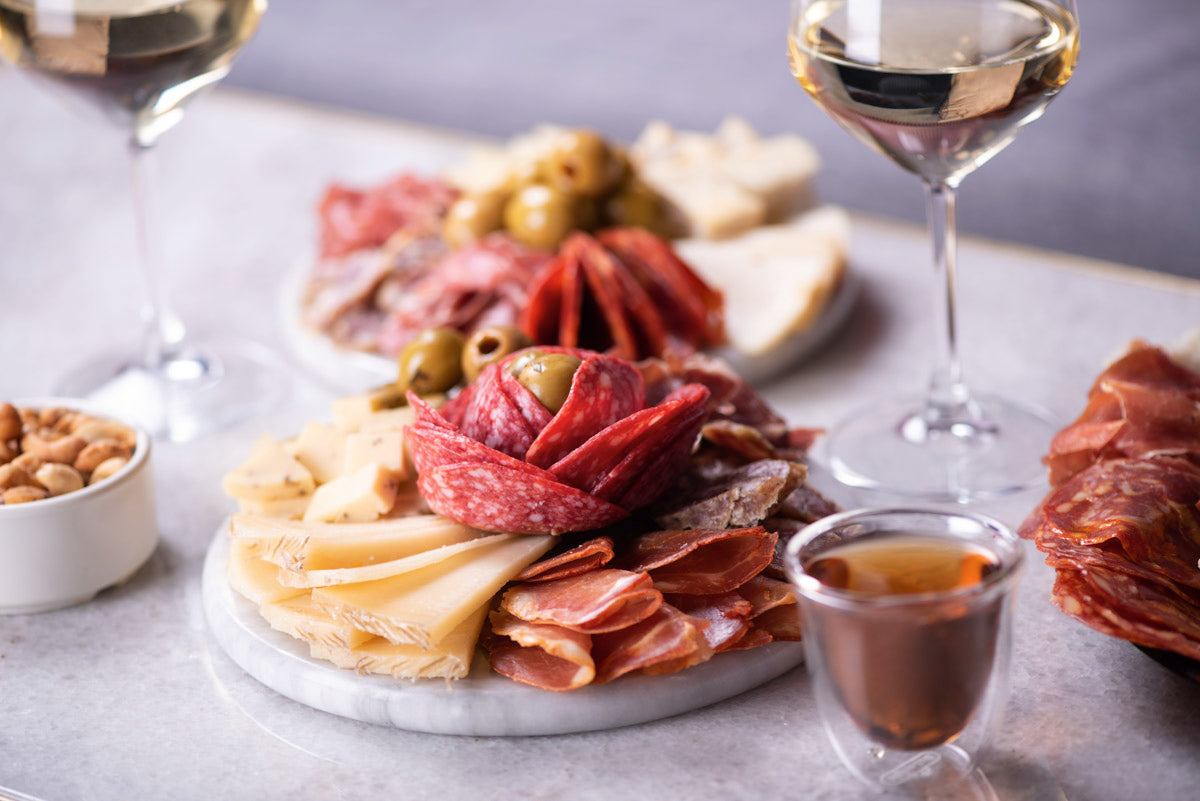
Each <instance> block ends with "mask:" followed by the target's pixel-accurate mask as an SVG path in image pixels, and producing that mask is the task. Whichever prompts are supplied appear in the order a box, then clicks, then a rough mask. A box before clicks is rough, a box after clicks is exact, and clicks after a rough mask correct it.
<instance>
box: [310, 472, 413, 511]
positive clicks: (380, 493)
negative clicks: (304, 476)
mask: <svg viewBox="0 0 1200 801" xmlns="http://www.w3.org/2000/svg"><path fill="white" fill-rule="evenodd" d="M399 486H400V479H399V478H398V477H397V475H396V473H395V472H394V471H392V470H389V469H388V468H386V467H384V466H383V465H381V464H379V463H378V462H372V463H369V464H366V465H363V466H362V467H361V468H359V469H358V470H356V471H354V472H353V473H351V474H349V475H345V476H339V477H338V478H335V479H334V480H333V481H330V482H329V483H328V484H322V485H321V486H319V487H317V489H316V492H314V493H313V496H312V500H311V501H310V502H309V504H308V508H307V509H305V510H304V519H305V520H308V521H314V520H317V521H324V522H327V523H335V522H336V523H364V522H367V521H370V520H378V519H379V518H380V517H381V516H382V515H384V514H387V512H388V511H389V510H390V509H391V508H392V505H393V504H394V503H395V502H396V490H397V489H399Z"/></svg>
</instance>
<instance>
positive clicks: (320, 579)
mask: <svg viewBox="0 0 1200 801" xmlns="http://www.w3.org/2000/svg"><path fill="white" fill-rule="evenodd" d="M478 535H479V536H477V537H476V538H475V539H472V540H466V541H464V542H458V543H454V544H453V545H443V546H442V547H440V548H434V549H432V550H428V551H422V552H421V553H416V554H413V555H411V556H404V557H401V558H399V559H392V560H389V561H387V562H377V563H375V564H369V565H361V566H359V567H343V568H330V569H327V570H289V569H287V568H283V567H281V568H279V576H278V578H279V583H280V584H283V585H285V586H288V587H305V588H309V587H329V586H332V585H334V584H355V583H358V582H361V581H376V580H378V579H382V578H388V577H389V576H396V575H399V574H401V573H407V572H409V571H410V570H418V569H420V568H422V567H426V566H427V565H432V564H436V563H438V562H441V561H443V560H445V559H449V558H450V557H451V556H454V555H456V554H459V553H462V552H463V551H469V550H471V549H473V548H481V547H485V546H488V545H494V544H495V543H497V542H501V541H503V540H506V539H511V538H512V537H514V536H516V535H515V534H492V535H490V536H489V535H485V534H484V533H483V532H478Z"/></svg>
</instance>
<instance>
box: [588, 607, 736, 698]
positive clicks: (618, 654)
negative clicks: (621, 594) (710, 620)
mask: <svg viewBox="0 0 1200 801" xmlns="http://www.w3.org/2000/svg"><path fill="white" fill-rule="evenodd" d="M707 625H708V624H707V623H706V622H705V621H703V620H697V619H696V618H693V617H690V616H688V615H685V614H684V613H683V612H680V611H679V610H678V609H676V608H675V607H673V606H671V605H670V604H666V603H664V604H663V605H661V606H660V607H659V608H658V610H657V611H655V613H654V614H653V615H651V616H650V617H648V618H646V619H645V620H643V621H641V622H640V623H637V624H635V625H633V626H629V627H628V628H624V629H621V630H620V631H614V632H611V633H608V634H597V635H595V636H594V637H592V659H593V660H594V661H595V663H596V678H595V682H596V683H597V684H602V683H604V682H608V681H612V680H613V679H615V678H617V677H619V676H623V675H625V674H626V673H629V672H631V671H635V670H641V671H643V672H645V673H649V674H662V673H674V672H677V671H680V670H683V669H684V668H687V667H691V666H692V665H696V664H699V663H700V662H704V661H705V660H707V659H709V658H711V657H712V649H711V648H709V646H708V641H707V640H705V638H704V629H705V628H706V627H707Z"/></svg>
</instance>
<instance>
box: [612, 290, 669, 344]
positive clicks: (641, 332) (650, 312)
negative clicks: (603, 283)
mask: <svg viewBox="0 0 1200 801" xmlns="http://www.w3.org/2000/svg"><path fill="white" fill-rule="evenodd" d="M614 273H615V276H616V279H617V286H618V288H619V289H620V292H621V296H622V297H623V298H624V302H625V307H626V309H628V311H629V320H630V322H631V323H632V324H633V334H634V338H635V340H636V348H637V350H636V352H635V353H634V354H633V355H632V356H630V358H634V359H636V358H637V357H638V355H640V354H643V353H647V354H652V353H662V352H663V351H664V350H666V348H667V327H666V324H665V323H664V322H663V319H662V315H661V314H659V311H658V306H657V305H656V304H655V303H654V300H653V299H652V298H651V297H650V294H649V293H648V292H646V290H645V289H643V288H642V285H641V284H639V283H638V281H637V279H636V278H634V277H633V275H632V273H630V272H629V271H628V270H615V271H614Z"/></svg>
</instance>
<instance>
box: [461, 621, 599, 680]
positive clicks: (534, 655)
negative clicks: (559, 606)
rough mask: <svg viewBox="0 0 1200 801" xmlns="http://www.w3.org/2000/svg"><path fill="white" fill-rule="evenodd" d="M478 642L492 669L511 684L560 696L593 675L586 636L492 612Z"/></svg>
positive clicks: (589, 638)
mask: <svg viewBox="0 0 1200 801" xmlns="http://www.w3.org/2000/svg"><path fill="white" fill-rule="evenodd" d="M480 639H481V642H482V644H483V646H484V648H485V649H486V650H487V652H488V658H489V660H490V662H491V665H492V669H493V670H495V671H496V672H497V673H499V674H500V675H502V676H507V677H509V678H510V679H513V680H514V681H519V682H522V683H524V684H530V685H532V686H534V687H539V688H541V689H543V690H553V691H555V692H564V691H567V690H574V689H578V688H579V687H582V686H584V685H585V684H587V683H588V682H590V681H591V680H592V677H593V676H595V675H596V668H595V664H594V663H593V661H592V657H591V653H590V652H591V647H592V639H591V637H590V636H588V635H587V634H581V633H579V632H575V631H570V630H569V629H564V628H562V627H561V626H552V625H538V624H534V623H528V622H526V621H524V620H520V619H518V618H515V617H513V616H512V615H510V614H508V613H507V612H500V611H496V612H492V613H491V615H490V617H489V626H488V629H487V630H486V631H485V632H484V635H483V636H482V637H481V638H480Z"/></svg>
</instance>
